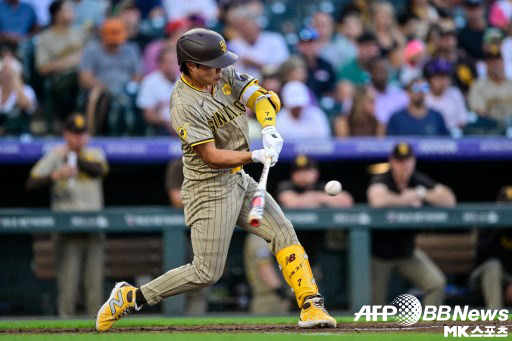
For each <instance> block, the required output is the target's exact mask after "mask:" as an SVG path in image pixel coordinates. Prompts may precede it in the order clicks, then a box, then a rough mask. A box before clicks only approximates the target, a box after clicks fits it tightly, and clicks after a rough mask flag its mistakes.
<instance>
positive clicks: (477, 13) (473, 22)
mask: <svg viewBox="0 0 512 341" xmlns="http://www.w3.org/2000/svg"><path fill="white" fill-rule="evenodd" d="M463 6H464V13H465V14H466V26H464V27H462V28H461V29H460V30H459V31H458V33H457V37H458V43H459V49H461V50H462V51H463V52H464V53H465V54H466V56H467V57H469V58H472V59H473V60H475V61H477V60H481V59H482V58H483V50H482V42H483V39H484V33H485V29H486V28H487V20H486V18H485V8H484V1H483V0H464V2H463Z"/></svg>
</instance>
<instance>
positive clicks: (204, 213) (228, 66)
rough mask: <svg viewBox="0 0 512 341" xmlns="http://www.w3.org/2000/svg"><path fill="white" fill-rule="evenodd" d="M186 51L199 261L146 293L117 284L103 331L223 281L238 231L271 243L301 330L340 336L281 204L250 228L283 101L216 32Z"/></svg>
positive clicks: (180, 129) (184, 91)
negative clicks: (259, 138)
mask: <svg viewBox="0 0 512 341" xmlns="http://www.w3.org/2000/svg"><path fill="white" fill-rule="evenodd" d="M176 49H177V54H178V63H179V65H180V70H181V72H182V74H181V78H180V79H179V80H178V81H177V82H176V85H175V87H174V90H173V92H172V94H171V120H172V125H173V127H174V129H175V130H176V132H177V134H178V136H179V137H180V138H181V142H182V151H183V162H184V168H183V173H184V176H185V180H184V182H183V187H182V191H181V195H182V199H183V203H184V212H185V223H186V224H187V226H189V227H190V229H191V239H192V248H193V252H194V259H193V261H192V263H189V264H186V265H183V266H181V267H179V268H176V269H172V270H170V271H168V272H167V273H165V274H163V275H162V276H160V277H158V278H156V279H155V280H153V281H151V282H149V283H147V284H145V285H143V286H141V287H140V288H136V287H133V286H131V285H129V284H127V283H126V282H121V283H118V284H116V286H115V287H114V289H113V290H112V293H111V295H110V297H109V299H108V300H107V301H106V302H105V304H103V306H102V307H101V308H100V310H99V311H98V315H97V319H96V329H97V330H98V331H107V330H109V329H110V328H111V327H112V325H113V324H114V322H115V321H117V320H119V319H120V318H122V317H124V316H126V315H127V314H129V313H131V312H133V311H138V310H140V309H141V307H142V305H143V304H146V303H147V304H149V305H151V306H152V305H155V304H157V303H159V302H160V301H162V300H163V299H164V298H166V297H169V296H173V295H178V294H180V293H184V292H187V291H189V290H196V289H199V288H202V287H205V286H209V285H212V284H214V283H215V282H216V281H217V280H218V279H219V278H220V277H221V275H222V272H223V269H224V264H225V261H226V256H227V252H228V248H229V243H230V240H231V236H232V234H233V230H234V227H235V225H238V226H240V227H242V228H244V229H245V230H247V231H248V232H251V233H254V234H256V235H258V236H260V237H261V238H263V239H265V241H266V242H267V243H268V244H269V248H270V249H271V251H272V253H273V254H275V256H276V258H277V261H278V263H279V265H280V268H281V270H282V272H283V275H284V278H285V280H286V282H287V283H288V285H289V286H291V287H292V289H293V291H294V293H295V296H296V299H297V303H298V306H299V308H301V313H300V320H299V326H301V327H304V328H311V327H335V326H336V320H335V319H334V318H332V317H331V316H330V315H329V314H328V313H327V311H326V310H325V308H324V302H323V298H322V297H321V296H320V295H319V293H318V288H317V285H316V283H315V280H314V278H313V273H312V272H311V267H310V265H309V261H308V257H307V255H306V253H305V251H304V248H303V247H302V246H301V245H300V243H299V241H298V239H297V236H296V234H295V231H294V229H293V226H292V225H291V223H290V221H289V220H287V219H286V218H285V216H284V214H283V212H282V211H281V208H280V207H279V205H278V204H277V203H276V201H275V200H274V199H273V198H272V197H271V196H270V195H268V194H267V195H266V198H265V199H266V205H265V210H264V215H263V219H262V222H261V224H260V226H259V227H253V226H251V225H250V224H249V223H248V222H247V218H248V214H249V211H250V209H251V199H252V196H253V194H254V193H255V192H256V189H257V183H256V182H255V181H254V180H253V179H252V178H251V177H250V176H248V175H247V174H246V173H245V172H244V171H243V169H242V167H243V165H245V164H248V163H251V162H260V163H264V162H265V160H266V159H267V158H271V159H272V165H274V164H275V163H276V162H277V160H278V156H279V152H280V151H281V149H282V146H283V139H282V138H281V136H280V135H279V133H278V132H277V130H276V128H275V121H276V120H275V118H276V114H277V112H278V111H279V109H280V105H281V104H280V100H279V97H278V96H277V95H276V94H275V93H273V92H269V91H267V90H265V89H263V88H261V87H260V86H259V85H258V81H257V80H256V79H254V78H253V77H251V76H249V75H246V74H241V73H238V72H237V71H236V70H235V69H234V68H233V66H232V64H234V63H235V62H236V60H237V58H238V57H237V56H236V55H235V54H234V53H232V52H230V51H228V50H227V48H226V42H225V41H224V39H223V38H222V36H221V35H220V34H218V33H216V32H214V31H211V30H207V29H202V28H197V29H193V30H190V31H188V32H186V33H185V34H184V35H183V36H182V37H180V39H179V40H178V42H177V46H176ZM246 106H248V107H249V108H251V109H252V110H253V111H254V112H255V113H256V116H257V118H258V121H259V122H260V123H261V125H262V127H263V129H262V135H263V145H264V149H260V150H254V151H252V152H251V151H249V139H248V122H247V115H246V112H245V107H246Z"/></svg>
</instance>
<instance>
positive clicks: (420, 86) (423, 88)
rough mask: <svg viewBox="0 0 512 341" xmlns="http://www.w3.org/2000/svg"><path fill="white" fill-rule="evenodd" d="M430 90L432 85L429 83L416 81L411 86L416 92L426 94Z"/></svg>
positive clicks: (413, 91) (412, 90)
mask: <svg viewBox="0 0 512 341" xmlns="http://www.w3.org/2000/svg"><path fill="white" fill-rule="evenodd" d="M429 91H430V86H429V85H428V83H425V82H422V83H415V84H413V85H412V86H411V92H412V93H414V94H420V93H421V94H426V93H428V92H429Z"/></svg>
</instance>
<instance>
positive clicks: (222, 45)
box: [219, 40, 228, 52]
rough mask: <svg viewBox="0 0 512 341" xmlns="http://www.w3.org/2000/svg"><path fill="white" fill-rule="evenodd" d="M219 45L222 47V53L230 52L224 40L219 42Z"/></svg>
mask: <svg viewBox="0 0 512 341" xmlns="http://www.w3.org/2000/svg"><path fill="white" fill-rule="evenodd" d="M219 45H220V50H221V51H222V52H226V51H227V50H228V48H227V47H226V42H225V41H224V40H222V41H219Z"/></svg>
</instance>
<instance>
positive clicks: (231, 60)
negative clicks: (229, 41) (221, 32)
mask: <svg viewBox="0 0 512 341" xmlns="http://www.w3.org/2000/svg"><path fill="white" fill-rule="evenodd" d="M237 60H238V56H237V55H236V54H234V53H233V52H231V51H226V52H225V53H224V54H223V55H222V56H219V57H217V58H214V59H211V60H207V61H204V62H203V61H201V62H198V64H201V65H204V66H208V67H213V68H216V69H222V68H225V67H228V66H230V65H233V64H235V63H236V61H237Z"/></svg>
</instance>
